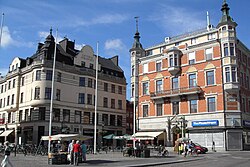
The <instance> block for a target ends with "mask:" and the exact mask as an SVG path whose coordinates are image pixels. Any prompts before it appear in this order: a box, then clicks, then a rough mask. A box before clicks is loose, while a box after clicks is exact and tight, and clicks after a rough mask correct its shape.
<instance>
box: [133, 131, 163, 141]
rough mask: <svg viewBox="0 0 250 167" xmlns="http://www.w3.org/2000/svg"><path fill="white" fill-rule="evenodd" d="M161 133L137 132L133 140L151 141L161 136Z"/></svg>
mask: <svg viewBox="0 0 250 167" xmlns="http://www.w3.org/2000/svg"><path fill="white" fill-rule="evenodd" d="M162 133H163V131H160V132H137V133H135V134H134V135H133V137H134V138H135V139H140V140H153V139H154V138H155V137H158V136H159V135H161V134H162Z"/></svg>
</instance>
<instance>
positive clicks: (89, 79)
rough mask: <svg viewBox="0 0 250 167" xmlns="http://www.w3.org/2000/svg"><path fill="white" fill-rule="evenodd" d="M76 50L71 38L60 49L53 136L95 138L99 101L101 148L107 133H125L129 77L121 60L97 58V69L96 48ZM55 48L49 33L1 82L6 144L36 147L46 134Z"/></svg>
mask: <svg viewBox="0 0 250 167" xmlns="http://www.w3.org/2000/svg"><path fill="white" fill-rule="evenodd" d="M74 46H75V43H74V42H72V41H69V40H68V39H67V38H65V39H63V40H62V41H60V42H59V43H58V44H57V45H56V49H57V50H56V63H55V75H54V76H55V77H54V81H55V82H54V95H53V97H54V98H53V112H52V134H58V133H80V134H83V135H90V136H94V122H95V120H94V118H95V117H94V114H95V98H97V102H98V104H97V133H98V134H97V137H98V138H97V142H98V143H97V145H101V142H102V136H103V135H107V134H111V133H114V134H117V135H123V134H125V133H126V79H125V77H124V72H123V70H122V69H121V68H120V67H119V65H118V56H115V57H112V58H109V59H106V58H102V57H100V56H98V57H99V58H98V59H99V60H98V67H96V57H97V56H96V55H95V54H94V51H93V49H92V47H90V46H88V45H86V46H83V47H82V49H81V50H76V49H75V47H74ZM54 48H55V40H54V37H53V35H52V30H51V32H50V35H48V37H47V38H46V41H45V43H39V44H38V48H37V51H36V53H35V54H34V55H33V56H31V57H27V58H26V59H21V58H18V57H16V58H15V59H14V60H13V61H12V62H11V63H10V69H9V72H8V73H7V75H6V76H4V77H2V78H1V79H0V118H1V119H0V128H1V130H2V131H4V132H3V133H2V134H1V135H0V139H1V141H2V142H3V141H4V140H6V139H8V140H9V141H10V142H15V143H17V144H20V143H29V144H31V143H32V144H38V143H39V141H40V138H41V136H43V135H48V133H49V120H50V104H51V101H50V99H51V88H52V73H53V68H52V67H53V57H54ZM96 68H98V85H97V89H98V97H95V88H96V81H95V78H96ZM92 142H93V141H92ZM89 144H93V143H91V142H90V143H89Z"/></svg>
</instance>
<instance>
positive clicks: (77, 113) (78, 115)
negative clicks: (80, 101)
mask: <svg viewBox="0 0 250 167" xmlns="http://www.w3.org/2000/svg"><path fill="white" fill-rule="evenodd" d="M81 118H82V112H81V111H75V123H81Z"/></svg>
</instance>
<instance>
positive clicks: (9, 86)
mask: <svg viewBox="0 0 250 167" xmlns="http://www.w3.org/2000/svg"><path fill="white" fill-rule="evenodd" d="M10 88H11V81H9V85H8V89H10Z"/></svg>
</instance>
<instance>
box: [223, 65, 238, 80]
mask: <svg viewBox="0 0 250 167" xmlns="http://www.w3.org/2000/svg"><path fill="white" fill-rule="evenodd" d="M232 67H233V68H235V81H233V80H232V78H233V75H232ZM226 68H229V76H230V78H229V82H227V80H226V79H227V78H226V77H227V76H226V73H227V71H226ZM223 73H224V74H223V75H224V82H225V83H234V82H238V68H237V67H235V66H225V67H224V70H223Z"/></svg>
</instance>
